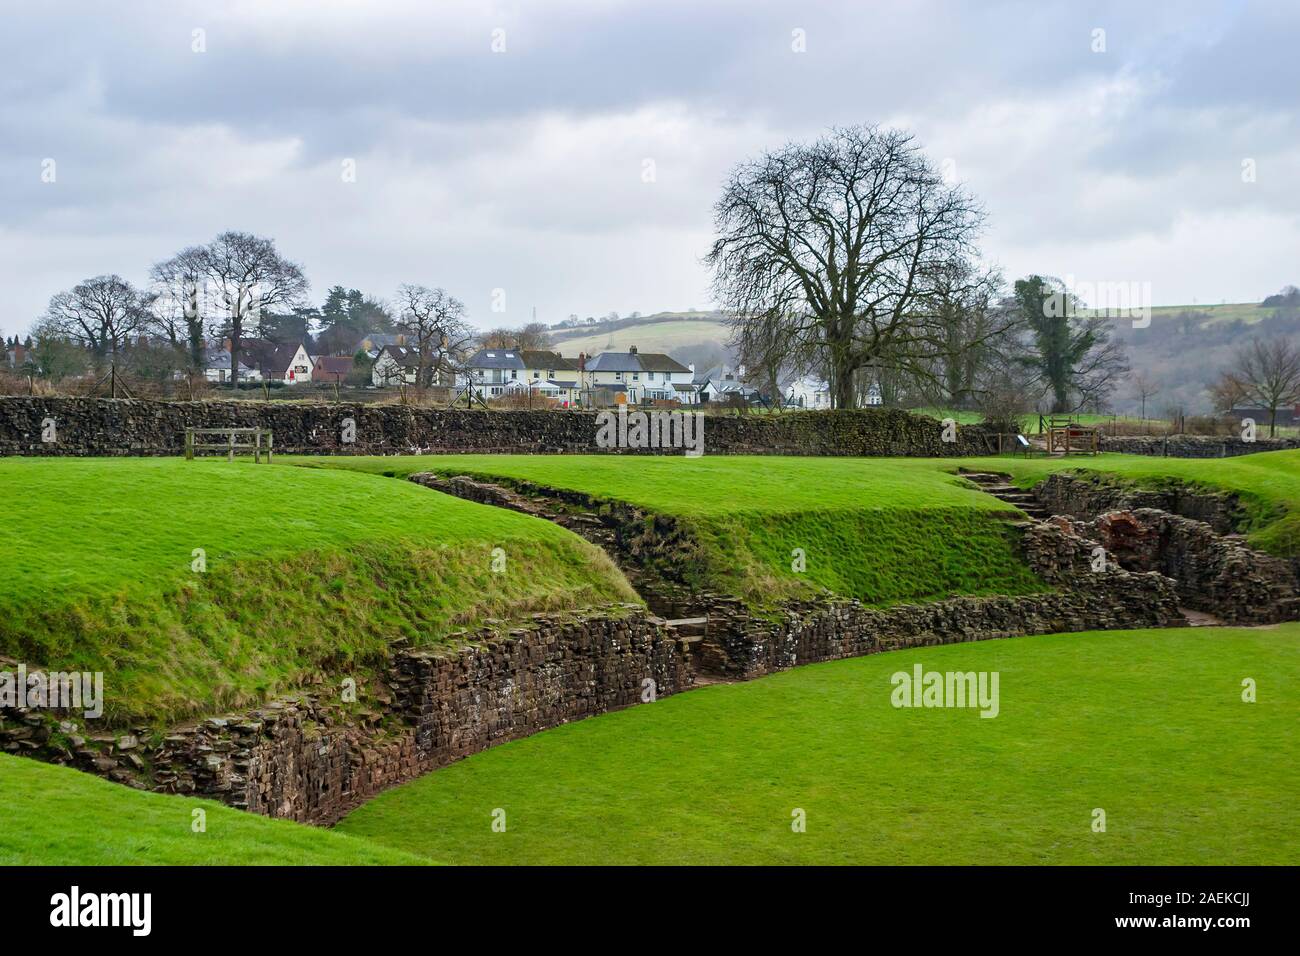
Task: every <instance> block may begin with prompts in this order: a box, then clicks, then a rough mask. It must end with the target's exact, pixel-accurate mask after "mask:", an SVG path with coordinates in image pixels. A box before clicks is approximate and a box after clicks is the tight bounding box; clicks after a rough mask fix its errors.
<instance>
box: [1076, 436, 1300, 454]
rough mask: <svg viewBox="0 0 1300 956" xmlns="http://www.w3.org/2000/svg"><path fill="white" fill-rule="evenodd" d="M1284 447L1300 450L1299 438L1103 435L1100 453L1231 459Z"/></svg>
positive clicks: (1280, 449) (1283, 448) (1278, 449)
mask: <svg viewBox="0 0 1300 956" xmlns="http://www.w3.org/2000/svg"><path fill="white" fill-rule="evenodd" d="M1288 448H1300V439H1296V438H1264V437H1262V436H1261V437H1260V438H1258V439H1257V440H1256V441H1253V442H1247V441H1242V440H1241V439H1240V438H1227V437H1219V436H1216V435H1169V436H1163V435H1114V436H1106V435H1103V436H1102V438H1101V450H1102V451H1114V452H1122V453H1124V454H1126V455H1162V456H1164V457H1167V458H1234V457H1236V456H1237V455H1254V454H1257V453H1259V452H1261V451H1283V450H1285V449H1288Z"/></svg>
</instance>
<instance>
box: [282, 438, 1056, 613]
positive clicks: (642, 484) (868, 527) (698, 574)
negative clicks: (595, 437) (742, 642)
mask: <svg viewBox="0 0 1300 956" xmlns="http://www.w3.org/2000/svg"><path fill="white" fill-rule="evenodd" d="M299 462H301V463H308V464H313V465H321V466H324V467H328V468H340V469H355V470H359V471H368V472H371V473H375V474H384V475H392V476H398V477H402V476H406V475H410V474H413V473H415V472H419V471H433V472H437V473H439V474H442V475H472V476H475V477H478V478H483V479H487V480H505V481H511V480H514V481H528V482H532V483H535V484H539V485H545V486H547V487H552V488H565V489H571V490H574V491H579V492H582V493H583V494H586V495H589V496H591V497H593V498H596V499H600V500H603V501H623V502H627V503H630V504H632V505H636V506H638V507H640V508H644V509H646V510H649V511H653V512H656V513H661V514H666V515H672V516H673V517H674V518H676V519H678V520H679V521H681V522H684V523H685V524H687V525H688V526H689V529H690V531H691V532H692V536H693V537H694V538H695V539H696V541H697V542H698V543H699V544H700V549H699V551H698V552H697V553H696V554H695V555H693V558H692V566H691V568H690V569H689V571H690V572H691V576H692V579H693V580H692V583H695V584H698V585H703V586H708V587H713V588H716V589H719V590H723V591H726V592H728V593H731V594H736V595H739V596H741V597H744V598H746V599H748V600H750V601H751V602H753V603H757V604H762V603H766V602H769V601H773V600H776V599H781V598H790V597H801V596H804V597H806V596H809V595H811V594H813V593H815V592H817V591H820V590H829V591H832V592H834V593H836V594H839V595H843V596H848V597H856V598H859V599H860V600H862V601H864V602H866V603H869V604H879V605H883V604H892V603H898V602H905V601H926V600H934V599H938V598H944V597H949V596H951V595H956V594H1025V593H1031V592H1033V591H1036V590H1041V589H1042V585H1041V584H1040V583H1039V582H1038V581H1037V580H1036V579H1035V578H1034V576H1033V575H1032V574H1031V573H1030V572H1029V569H1028V568H1027V567H1026V566H1025V564H1024V562H1023V561H1022V559H1021V557H1020V555H1019V553H1018V549H1017V546H1016V543H1015V539H1014V534H1013V532H1012V530H1011V529H1010V528H1009V527H1008V526H1007V523H1006V521H1005V520H1003V519H1004V518H1005V517H1006V516H1007V515H1009V514H1014V513H1015V510H1014V509H1011V508H1009V507H1008V506H1007V505H1005V504H1003V503H1002V502H1000V501H998V500H996V499H994V498H990V497H989V496H988V495H985V494H982V493H981V492H978V491H974V490H972V489H970V488H969V487H968V486H967V485H966V483H965V482H963V481H961V480H960V479H957V478H955V477H953V476H952V475H950V474H947V473H946V472H945V471H944V470H943V469H941V468H940V467H939V464H940V463H939V462H937V461H934V460H926V459H882V458H786V457H775V456H764V457H739V456H726V457H707V456H706V457H704V458H696V459H689V458H685V457H682V456H663V457H629V456H616V455H553V456H538V455H420V456H413V457H405V456H404V457H398V458H375V457H357V458H326V459H306V460H303V459H300V460H299ZM796 549H801V551H802V553H803V560H804V563H805V570H803V571H795V570H794V563H795V560H796V554H795V550H796Z"/></svg>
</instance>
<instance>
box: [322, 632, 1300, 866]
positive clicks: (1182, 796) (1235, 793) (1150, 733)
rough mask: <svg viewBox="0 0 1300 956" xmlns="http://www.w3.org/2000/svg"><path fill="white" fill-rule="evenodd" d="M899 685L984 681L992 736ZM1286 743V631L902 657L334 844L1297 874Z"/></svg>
mask: <svg viewBox="0 0 1300 956" xmlns="http://www.w3.org/2000/svg"><path fill="white" fill-rule="evenodd" d="M916 663H920V664H921V665H922V666H923V667H924V668H925V669H926V670H927V671H928V670H939V671H948V670H960V671H970V670H973V671H997V672H998V673H999V675H1000V685H999V697H1000V701H999V703H1000V712H999V715H998V716H997V717H996V718H994V719H982V718H980V717H979V716H978V714H977V712H976V711H974V710H963V709H895V708H893V707H892V706H891V704H890V693H891V690H892V687H891V683H890V675H891V674H893V673H894V672H896V671H899V670H903V671H909V672H910V671H911V668H912V666H913V665H914V664H916ZM1246 677H1250V678H1253V679H1254V680H1255V681H1256V682H1257V686H1258V702H1257V703H1253V704H1248V703H1244V702H1242V700H1241V692H1242V688H1241V682H1242V679H1243V678H1246ZM1297 720H1300V625H1296V624H1287V625H1281V626H1278V627H1276V628H1271V629H1253V630H1248V629H1226V628H1225V629H1203V628H1197V629H1194V630H1193V629H1187V630H1170V631H1126V632H1109V633H1101V632H1093V633H1084V634H1070V635H1056V636H1051V637H1033V638H1017V639H1012V640H1004V641H988V642H983V643H978V644H964V645H950V646H945V647H930V648H918V649H914V650H909V651H901V652H897V653H889V654H882V655H875V656H871V657H864V658H856V659H852V660H845V661H836V662H832V663H827V664H817V665H812V666H809V667H802V668H797V669H795V670H793V671H788V672H785V673H781V674H777V675H774V676H771V677H766V678H763V679H761V680H757V681H752V682H749V683H742V684H734V685H720V686H713V687H707V688H703V689H701V690H697V691H692V692H690V693H688V694H683V695H679V696H674V697H669V698H664V699H661V700H659V701H657V702H655V703H653V704H650V705H643V706H638V707H634V708H632V709H629V710H624V711H620V712H617V713H614V714H609V715H606V716H602V717H597V718H595V719H592V720H585V721H579V722H576V723H573V724H569V725H566V726H563V727H559V728H557V729H555V730H551V731H547V732H545V733H542V734H538V735H536V736H533V737H530V738H528V739H525V740H520V741H516V742H512V743H508V744H504V745H502V746H500V747H497V748H494V749H492V750H490V751H487V752H484V753H481V754H478V755H475V756H473V757H470V758H469V759H467V760H465V761H463V762H461V763H458V764H455V765H452V766H450V767H447V768H445V769H442V770H439V771H437V772H435V773H433V774H430V775H428V776H426V777H423V778H421V779H419V780H416V781H414V782H412V783H410V784H407V785H405V786H402V787H400V788H398V789H395V790H392V791H389V792H387V793H385V794H382V795H380V796H379V797H377V798H376V799H375V800H373V801H371V802H370V803H368V804H367V805H365V806H364V807H361V808H360V809H358V810H356V811H355V812H353V813H352V814H351V815H350V816H348V817H347V818H346V819H345V820H344V821H343V822H342V823H341V824H340V825H339V827H338V828H337V829H338V830H339V831H341V832H343V833H346V834H350V835H354V836H359V837H365V838H367V839H369V840H373V841H374V842H376V843H383V844H386V845H388V846H392V847H394V848H400V849H403V850H408V851H411V852H415V853H419V854H422V855H426V856H429V857H436V858H437V859H439V860H442V861H446V862H452V863H462V864H464V863H483V864H501V863H535V864H541V863H572V864H581V863H591V862H600V863H609V864H645V863H665V864H675V863H692V864H758V863H771V864H793V863H820V864H836V863H864V864H922V863H924V864H975V863H992V864H1035V863H1050V864H1063V863H1075V864H1198V865H1204V864H1248V863H1270V864H1291V865H1294V864H1296V863H1297V862H1300V813H1297V810H1298V809H1300V805H1298V804H1297V799H1296V794H1297V792H1300V736H1297V735H1296V734H1295V733H1293V728H1294V727H1295V726H1296V721H1297ZM497 808H501V809H503V810H504V811H505V813H506V832H504V833H494V832H493V831H492V829H491V822H492V813H493V811H494V810H495V809H497ZM796 808H798V809H802V810H804V811H805V812H806V814H807V832H805V833H794V832H792V830H791V819H792V817H791V814H792V811H793V810H795V809H796ZM1095 808H1101V809H1103V810H1104V811H1105V813H1106V832H1104V833H1094V832H1092V829H1091V824H1092V820H1093V810H1094V809H1095Z"/></svg>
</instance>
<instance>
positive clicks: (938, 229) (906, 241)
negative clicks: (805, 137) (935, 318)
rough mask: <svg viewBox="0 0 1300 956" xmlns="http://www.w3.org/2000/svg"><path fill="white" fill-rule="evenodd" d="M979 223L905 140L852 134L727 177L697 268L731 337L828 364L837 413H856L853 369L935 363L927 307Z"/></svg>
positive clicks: (968, 204)
mask: <svg viewBox="0 0 1300 956" xmlns="http://www.w3.org/2000/svg"><path fill="white" fill-rule="evenodd" d="M981 218H982V215H981V212H980V210H979V209H978V208H977V207H976V205H975V203H974V201H973V200H972V199H971V198H970V197H969V196H968V195H967V194H966V193H965V191H964V190H962V189H961V188H960V187H954V186H948V185H945V183H944V182H943V179H942V177H941V176H940V174H939V172H938V170H937V169H936V168H935V167H934V166H933V164H931V163H930V162H929V161H928V160H927V159H926V158H925V157H924V155H923V154H922V153H921V151H920V149H919V148H918V147H917V146H915V145H914V143H913V141H912V137H911V136H910V135H908V134H906V133H903V132H898V131H894V130H882V129H879V128H877V127H870V126H868V127H850V128H847V129H839V130H834V131H833V132H832V133H831V134H829V135H828V136H826V137H824V138H822V139H820V140H818V141H817V142H814V143H811V144H790V145H787V146H785V147H783V148H781V149H779V150H777V151H776V152H773V153H769V154H767V155H765V156H763V157H761V158H759V159H758V160H755V161H752V162H748V163H744V164H742V165H741V166H739V167H737V168H736V169H735V170H734V171H733V172H732V174H731V177H730V179H729V181H728V183H727V185H726V187H725V189H724V191H723V195H722V198H721V199H719V200H718V203H717V205H716V206H715V207H714V224H715V227H716V229H717V233H718V236H717V239H715V241H714V243H713V246H712V248H711V250H710V252H709V255H708V257H707V259H706V261H707V263H708V264H709V265H710V266H711V268H712V269H713V276H714V278H713V286H714V292H715V296H716V298H717V299H718V301H719V302H720V303H721V304H722V306H723V309H724V311H726V312H728V313H729V315H730V320H731V322H732V324H733V327H736V328H739V329H742V330H743V328H744V326H746V325H749V324H752V323H769V324H771V323H776V324H779V325H781V326H783V327H785V329H786V332H785V333H784V334H783V337H784V338H785V340H786V341H787V343H788V344H789V346H790V348H791V350H792V353H793V354H795V355H798V356H800V357H801V358H803V359H804V360H807V358H808V357H809V356H812V355H815V354H819V353H821V354H824V363H825V366H826V368H827V370H828V371H829V374H830V378H831V393H832V400H833V403H834V404H835V405H836V406H837V407H841V408H845V407H852V405H853V401H854V373H855V372H856V371H857V370H858V369H862V368H866V367H868V366H873V365H875V366H882V365H889V366H891V367H911V366H913V365H914V364H915V363H917V362H921V361H926V360H929V359H931V358H932V357H933V356H934V353H935V351H936V348H937V343H938V339H939V336H938V331H937V329H936V328H935V326H934V323H933V322H932V321H931V320H930V317H929V316H927V315H926V313H925V310H924V308H923V306H924V303H925V299H926V296H927V294H928V293H929V291H930V289H931V288H932V284H933V280H934V276H935V275H936V273H937V271H938V269H939V267H940V266H942V265H943V264H945V263H948V262H950V261H951V260H952V259H954V258H956V257H958V256H961V255H963V254H965V253H967V252H970V251H972V250H971V247H972V244H973V241H974V238H975V235H976V232H977V230H978V227H979V224H980V221H981ZM766 337H768V338H770V337H771V336H766Z"/></svg>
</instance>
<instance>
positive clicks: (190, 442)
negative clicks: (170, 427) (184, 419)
mask: <svg viewBox="0 0 1300 956" xmlns="http://www.w3.org/2000/svg"><path fill="white" fill-rule="evenodd" d="M185 460H186V461H193V460H194V429H193V428H187V429H185Z"/></svg>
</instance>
